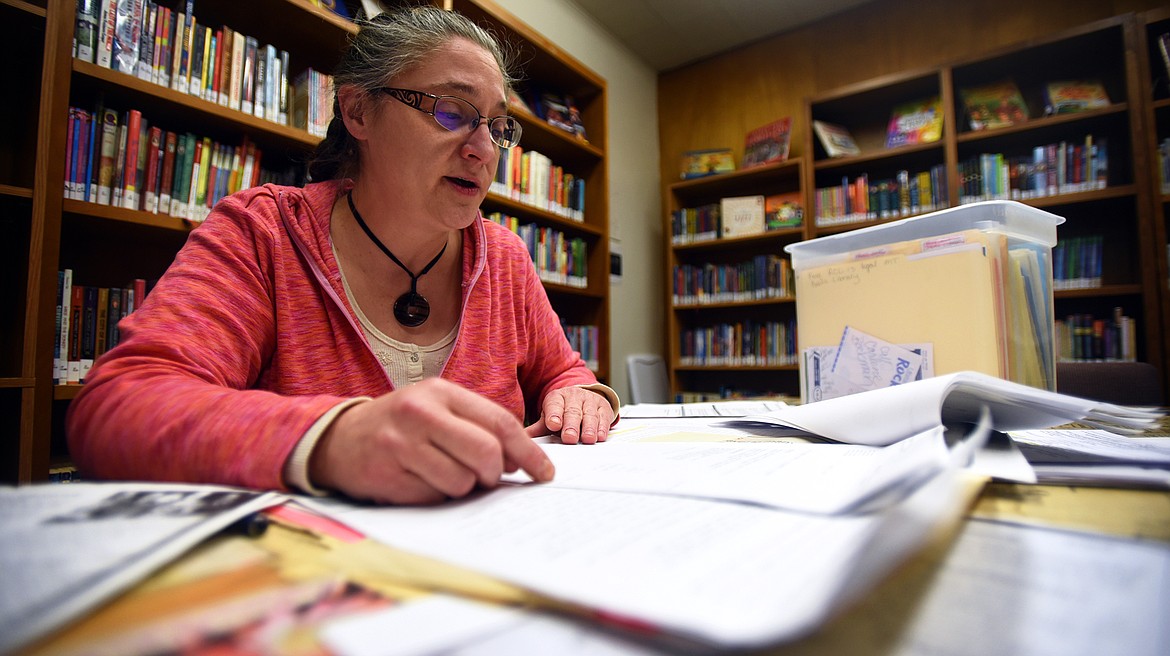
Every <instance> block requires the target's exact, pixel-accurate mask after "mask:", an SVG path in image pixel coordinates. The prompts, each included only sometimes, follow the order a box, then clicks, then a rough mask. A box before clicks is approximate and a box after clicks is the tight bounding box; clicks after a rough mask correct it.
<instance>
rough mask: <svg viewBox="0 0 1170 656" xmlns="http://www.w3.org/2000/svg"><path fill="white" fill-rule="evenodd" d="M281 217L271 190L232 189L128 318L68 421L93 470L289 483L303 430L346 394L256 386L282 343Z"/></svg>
mask: <svg viewBox="0 0 1170 656" xmlns="http://www.w3.org/2000/svg"><path fill="white" fill-rule="evenodd" d="M279 221H280V219H279V213H278V210H277V207H276V199H275V198H274V197H273V194H272V193H271V192H270V191H267V192H266V191H262V190H261V191H257V192H256V193H244V194H237V195H235V196H232V197H229V198H227V199H225V200H224V201H223V202H221V203H220V204H219V205H217V207H216V209H215V210H214V211H213V212H212V213H211V215H210V216H209V218H208V220H207V221H206V222H205V223H204V224H203V225H201V226H199V227H198V228H197V229H196V230H194V231H193V232H192V233H191V234H190V236H189V237H188V240H187V243H186V244H185V245H184V247H183V248H182V249H181V251H180V252H179V254H178V256H177V257H176V258H175V260H174V262H173V264H172V265H171V267H170V268H169V269H168V270H167V272H166V274H165V275H164V276H163V277H162V279H161V280H160V281H159V282H158V284H157V285H156V286H155V288H154V289H153V290H151V292H150V293H149V294H148V296H147V297H146V299H145V301H144V302H143V303H142V305H141V306H140V307H139V308H137V309H136V310H135V311H134V312H133V313H132V314H131V315H129V316H127V317H126V318H125V319H124V320H122V322H121V323H120V324H119V331H120V334H121V339H120V341H119V344H118V345H117V346H116V347H115V348H113V349H111V350H110V351H109V352H107V353H106V354H105V355H104V356H103V357H102V358H101V359H99V361H98V362H97V363H96V364H95V366H94V368H93V370H92V371H91V375H90V378H89V380H87V382H86V384H85V386H84V388H83V390H82V391H81V392H80V393H79V394H78V396H77V398H76V399H75V400H74V401H73V402H72V404H71V405H70V408H69V412H68V416H67V420H66V431H67V436H68V441H69V449H70V453H71V456H72V457H73V459H74V461H75V462H76V463H77V465H78V466H79V468H80V469H81V470H82V471H83V472H85V473H86V475H87V476H93V477H95V478H113V479H136V480H169V481H190V482H201V483H219V484H226V485H239V486H245V487H253V488H263V489H284V482H283V480H282V467H283V465H284V462H285V460H286V459H287V457H288V455H289V453H290V452H291V450H292V449H293V448H294V446H295V444H296V442H297V440H298V439H299V438H300V436H301V435H302V434H303V433H304V432H305V431H306V430H307V429H308V428H309V427H310V426H311V425H312V424H313V422H314V421H315V420H316V419H317V418H318V417H320V416H321V415H322V414H324V413H325V412H326V411H327V410H328V409H329V408H331V407H333V406H335V405H337V404H338V403H339V402H341V401H343V400H344V399H343V398H341V397H338V396H332V395H318V396H312V395H305V396H288V395H280V394H276V393H273V392H268V391H261V390H255V389H250V388H251V387H253V386H254V385H255V383H256V381H257V380H258V379H259V377H260V376H261V374H262V371H263V370H264V368H265V367H266V364H267V363H268V361H269V360H270V358H271V357H272V353H273V350H274V349H275V348H276V337H275V336H276V327H275V325H274V324H275V321H276V317H277V312H276V311H275V304H276V301H275V300H274V299H275V298H276V297H275V292H274V288H273V281H274V279H275V278H274V272H273V267H274V266H275V264H274V263H275V262H277V261H278V260H276V259H275V258H274V257H273V253H274V250H275V249H276V248H277V245H276V244H277V239H279V237H280V236H279V234H278V232H277V229H278V228H279V226H280V223H279Z"/></svg>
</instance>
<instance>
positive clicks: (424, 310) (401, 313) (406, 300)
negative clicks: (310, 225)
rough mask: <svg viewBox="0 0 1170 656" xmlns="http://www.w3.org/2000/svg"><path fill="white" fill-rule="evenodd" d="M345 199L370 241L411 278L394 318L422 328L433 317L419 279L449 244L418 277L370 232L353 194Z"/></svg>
mask: <svg viewBox="0 0 1170 656" xmlns="http://www.w3.org/2000/svg"><path fill="white" fill-rule="evenodd" d="M345 198H346V200H348V201H349V211H351V212H353V218H355V219H357V222H358V225H360V226H361V227H362V230H363V231H365V233H366V236H367V237H369V238H370V241H372V242H374V244H375V245H377V247H378V248H380V249H382V252H383V253H385V254H386V257H389V258H390V259H391V260H393V261H394V263H395V264H397V265H398V266H400V267H402V270H403V271H405V272H406V275H408V276H410V291H408V292H405V293H404V294H402V296H399V297H398V300H397V301H394V318H395V319H397V320H398V323H400V324H402V325H404V326H407V327H408V328H414V327H415V326H421V325H422V324H423V322H425V321H426V320H427V317H429V316H431V304H430V303H429V302H427V299H426V298H425V297H424V296H423V295H422V294H420V293H418V279H419V278H421V277H423V276H425V275H427V272H428V271H430V270H431V267H433V266H435V264H436V263H438V261H439V258H441V257H443V253H446V252H447V244H443V250H441V251H439V254H438V255H436V256H435V258H434V259H433V260H431V262H430V264H428V265H426V266H425V267H423V270H422V271H419V272H418V275H417V276H416V275H414V273H413V272H412V271H411V270H410V269H408V268H406V265H405V264H403V263H402V262H401V261H399V259H398V258H396V257H394V253H391V252H390V249H389V248H386V244H383V243H382V240H380V239H378V237H377V236H376V235H374V231H373V230H370V226H368V225H366V222H365V221H363V220H362V215H361V214H360V213H358V211H357V208H356V207H354V204H353V192H350V193H349V194H347V195H346V197H345Z"/></svg>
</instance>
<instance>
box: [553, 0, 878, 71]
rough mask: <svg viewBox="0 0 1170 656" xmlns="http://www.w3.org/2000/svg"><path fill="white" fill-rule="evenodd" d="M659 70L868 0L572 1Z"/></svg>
mask: <svg viewBox="0 0 1170 656" xmlns="http://www.w3.org/2000/svg"><path fill="white" fill-rule="evenodd" d="M571 1H572V2H574V3H575V4H577V5H578V6H579V7H581V9H582V10H584V11H585V13H587V14H589V15H590V16H592V17H593V18H594V19H595V20H597V22H599V23H600V24H601V25H602V26H603V27H604V28H605V29H606V30H607V31H609V32H610V33H612V34H613V35H614V36H615V37H616V38H617V39H618V40H619V41H621V42H622V43H623V44H625V45H626V46H627V47H628V48H630V50H632V51H633V52H634V53H635V54H637V55H638V56H639V57H640V58H642V60H644V61H645V62H646V63H647V64H649V65H650V67H651V68H653V69H654V70H656V71H666V70H670V69H673V68H678V67H679V66H682V65H684V64H688V63H690V62H693V61H697V60H700V59H705V58H707V57H710V56H711V55H715V54H718V53H721V52H724V51H727V50H732V49H735V48H738V47H739V46H742V45H744V44H746V43H750V42H752V41H756V40H759V39H762V38H764V37H767V36H771V35H773V34H778V33H780V32H785V31H788V30H791V29H794V28H796V27H800V26H801V25H805V24H807V23H811V22H813V21H816V20H817V19H820V18H823V17H825V16H829V15H832V14H835V13H838V12H840V11H843V10H845V9H849V8H851V7H855V6H857V5H861V4H865V3H866V2H869V1H870V0H571Z"/></svg>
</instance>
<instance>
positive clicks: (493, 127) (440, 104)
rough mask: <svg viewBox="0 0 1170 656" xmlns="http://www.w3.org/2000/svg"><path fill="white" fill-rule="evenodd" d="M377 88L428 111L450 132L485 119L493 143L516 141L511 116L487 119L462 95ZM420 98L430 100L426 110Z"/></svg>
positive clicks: (506, 144)
mask: <svg viewBox="0 0 1170 656" xmlns="http://www.w3.org/2000/svg"><path fill="white" fill-rule="evenodd" d="M378 91H381V92H382V93H384V94H386V95H388V96H390V97H391V98H394V99H395V100H398V101H399V102H401V103H402V104H404V105H407V106H409V107H413V108H414V109H417V110H418V111H420V112H422V113H424V114H430V115H431V116H433V117H435V122H436V123H438V124H439V125H441V126H443V127H444V128H445V129H447V130H450V131H452V132H454V131H456V130H458V129H459V128H466V129H467V131H468V132H473V131H474V130H475V129H476V128H478V127H479V124H480V123H482V122H484V121H487V126H488V135H490V136H491V139H492V142H493V143H495V144H496V145H497V146H499V147H500V148H511V147H512V146H515V145H516V144H518V143H520V133H521V132H522V130H521V127H520V122H519V121H517V120H516V119H514V118H512V117H511V116H493V117H491V118H489V117H487V116H484V115H483V114H480V113H479V110H478V109H476V108H475V106H474V105H472V104H471V103H469V102H467V101H466V100H464V99H462V98H457V97H455V96H436V95H434V94H430V93H425V92H423V91H413V90H411V89H397V88H394V87H379V88H378ZM423 98H430V99H431V100H432V105H431V109H430V111H427V110H425V109H423V108H422V103H423Z"/></svg>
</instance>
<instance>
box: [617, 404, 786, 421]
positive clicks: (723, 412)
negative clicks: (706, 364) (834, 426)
mask: <svg viewBox="0 0 1170 656" xmlns="http://www.w3.org/2000/svg"><path fill="white" fill-rule="evenodd" d="M787 405H788V404H786V403H784V402H783V401H712V402H709V403H635V404H632V405H625V406H622V410H621V415H622V418H623V419H624V418H626V417H742V416H744V415H752V414H757V413H761V412H773V411H775V410H779V409H781V408H784V407H786V406H787Z"/></svg>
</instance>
